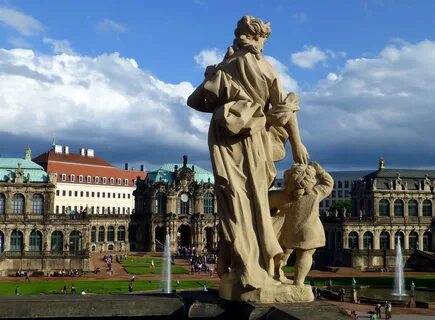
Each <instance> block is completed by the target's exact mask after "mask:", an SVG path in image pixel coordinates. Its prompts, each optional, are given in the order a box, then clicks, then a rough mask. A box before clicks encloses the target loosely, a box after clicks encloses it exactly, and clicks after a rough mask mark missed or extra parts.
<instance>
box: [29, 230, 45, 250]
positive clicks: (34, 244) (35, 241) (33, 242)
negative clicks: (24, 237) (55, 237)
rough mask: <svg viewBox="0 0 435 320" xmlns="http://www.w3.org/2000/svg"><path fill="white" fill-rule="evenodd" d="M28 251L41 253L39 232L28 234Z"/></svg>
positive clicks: (40, 234) (34, 231) (40, 235)
mask: <svg viewBox="0 0 435 320" xmlns="http://www.w3.org/2000/svg"><path fill="white" fill-rule="evenodd" d="M29 250H30V251H33V252H41V251H42V233H41V231H37V230H33V231H32V232H30V238H29Z"/></svg>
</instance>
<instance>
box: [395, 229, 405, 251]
mask: <svg viewBox="0 0 435 320" xmlns="http://www.w3.org/2000/svg"><path fill="white" fill-rule="evenodd" d="M399 241H400V246H401V247H402V248H403V247H404V245H403V244H404V243H405V235H404V234H403V232H401V231H397V232H396V234H395V235H394V243H395V244H396V250H397V246H398V243H399Z"/></svg>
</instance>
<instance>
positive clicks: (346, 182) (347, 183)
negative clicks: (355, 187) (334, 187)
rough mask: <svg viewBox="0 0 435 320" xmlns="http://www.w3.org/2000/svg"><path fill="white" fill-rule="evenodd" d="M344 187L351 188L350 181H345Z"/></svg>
mask: <svg viewBox="0 0 435 320" xmlns="http://www.w3.org/2000/svg"><path fill="white" fill-rule="evenodd" d="M344 187H345V188H349V181H348V180H345V181H344Z"/></svg>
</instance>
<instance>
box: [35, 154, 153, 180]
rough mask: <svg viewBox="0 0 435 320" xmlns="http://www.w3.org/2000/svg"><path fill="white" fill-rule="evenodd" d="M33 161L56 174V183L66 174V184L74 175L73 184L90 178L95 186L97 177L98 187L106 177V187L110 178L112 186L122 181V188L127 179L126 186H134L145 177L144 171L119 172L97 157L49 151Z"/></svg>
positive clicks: (119, 170)
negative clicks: (81, 178) (137, 180)
mask: <svg viewBox="0 0 435 320" xmlns="http://www.w3.org/2000/svg"><path fill="white" fill-rule="evenodd" d="M33 161H34V162H36V163H38V164H39V165H41V166H43V167H44V169H45V171H47V172H48V173H57V181H58V182H65V181H62V180H61V179H62V174H66V176H67V179H66V182H70V175H74V182H73V183H77V184H86V183H87V182H86V177H87V176H91V177H92V180H91V183H92V184H95V179H94V178H95V177H99V180H100V181H99V183H98V184H100V185H101V184H103V181H102V180H103V177H106V178H107V183H106V185H107V186H110V178H113V179H114V180H115V182H114V184H113V185H114V186H117V185H118V183H117V179H118V178H120V179H121V180H122V184H121V185H122V186H125V184H124V181H125V179H128V186H134V181H135V180H136V178H137V177H140V178H141V179H145V177H146V172H144V171H133V170H121V169H119V168H116V167H114V166H113V165H111V164H110V163H108V162H107V161H105V160H103V159H101V158H99V157H88V156H82V155H80V154H76V153H69V154H60V153H55V152H54V151H49V152H46V153H43V154H41V155H39V156H37V157H36V158H34V159H33ZM80 175H81V176H83V182H79V176H80ZM71 183H72V182H71Z"/></svg>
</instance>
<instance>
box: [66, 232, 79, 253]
mask: <svg viewBox="0 0 435 320" xmlns="http://www.w3.org/2000/svg"><path fill="white" fill-rule="evenodd" d="M81 250H82V234H81V233H80V232H79V231H73V232H71V233H70V234H69V252H70V253H77V252H79V251H81Z"/></svg>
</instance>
